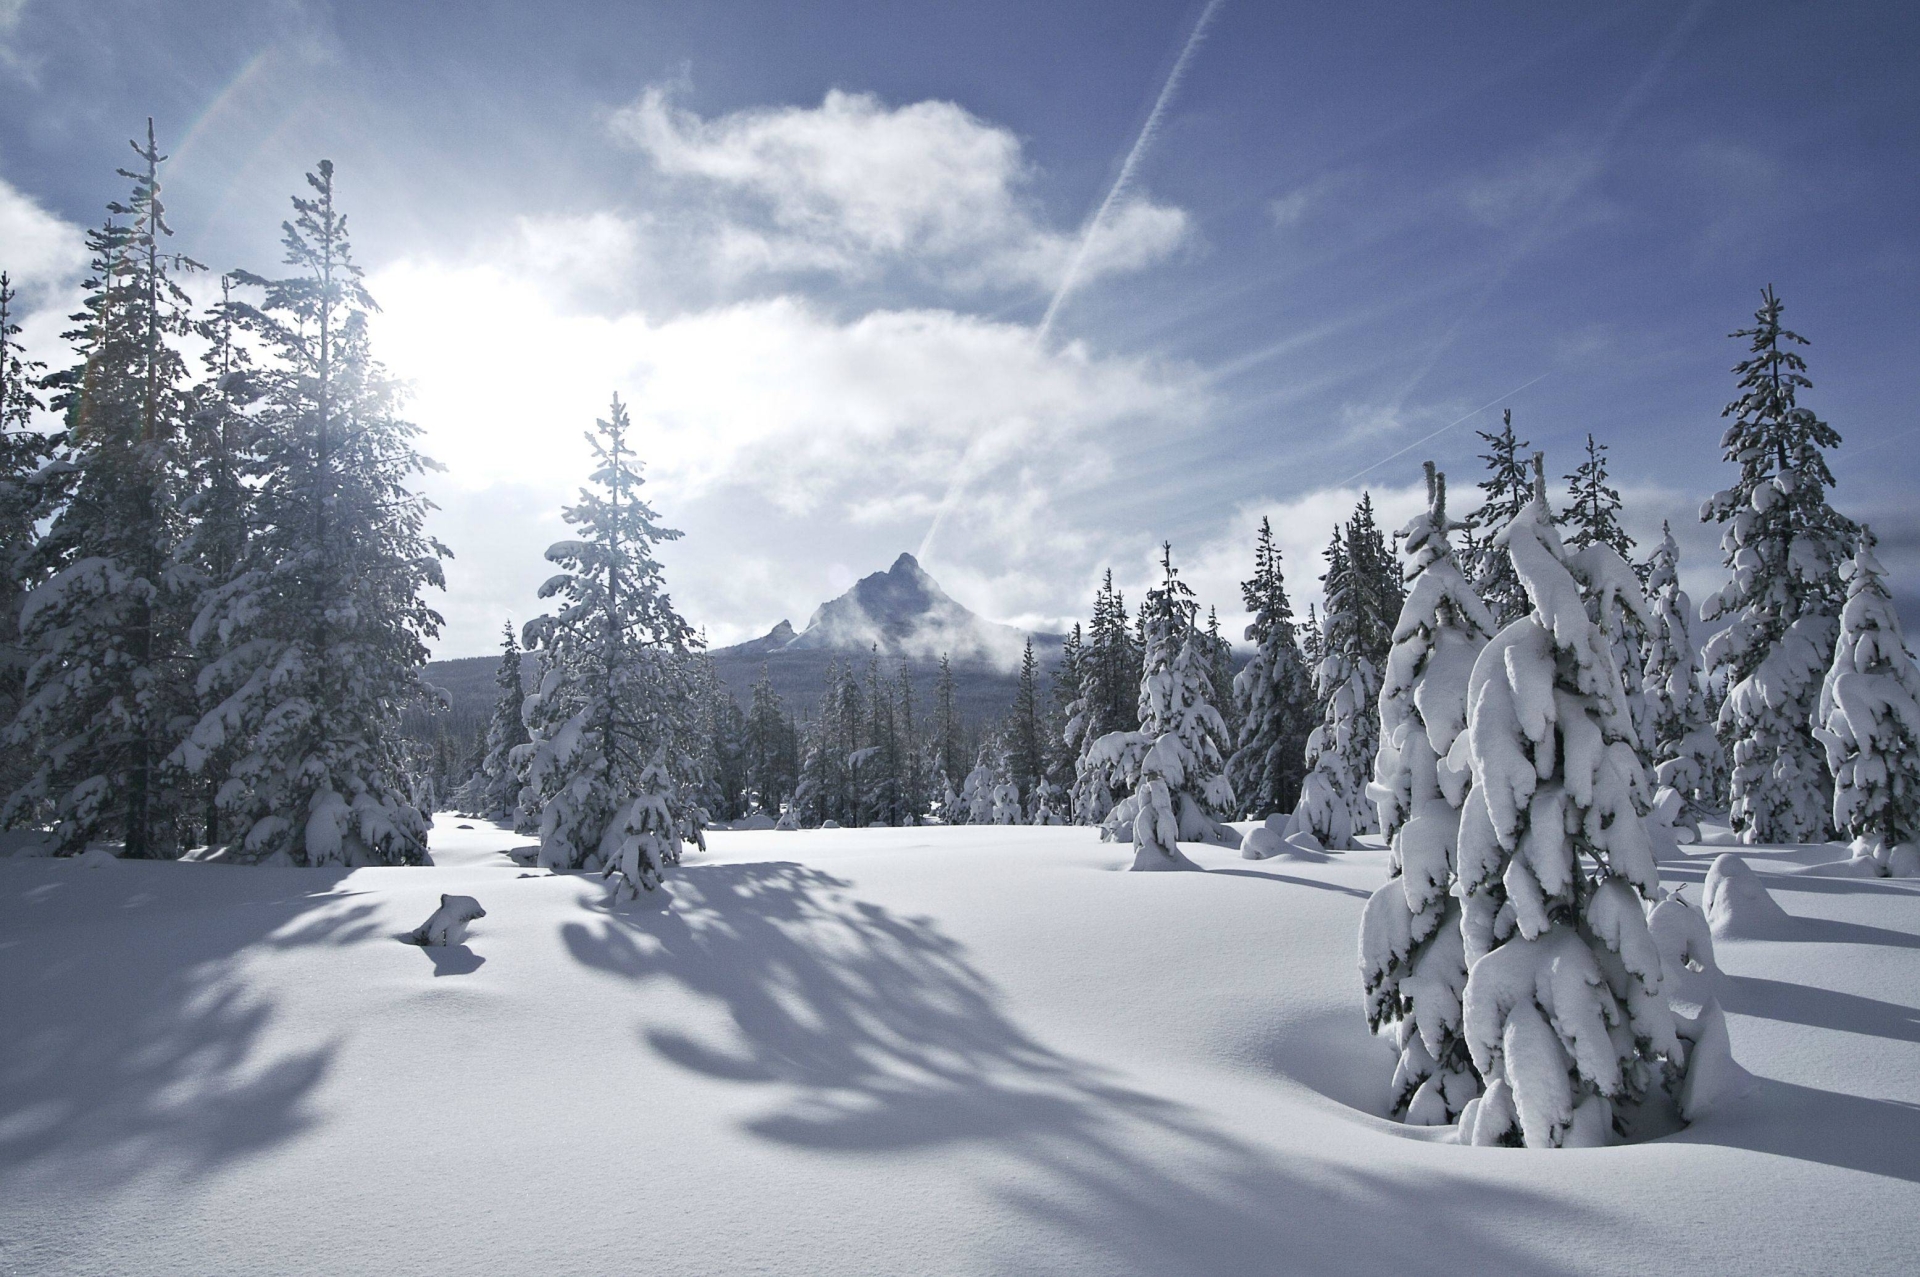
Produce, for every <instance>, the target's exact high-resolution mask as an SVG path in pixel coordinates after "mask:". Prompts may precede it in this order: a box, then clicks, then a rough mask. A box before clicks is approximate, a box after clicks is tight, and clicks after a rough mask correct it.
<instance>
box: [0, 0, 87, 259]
mask: <svg viewBox="0 0 1920 1277" xmlns="http://www.w3.org/2000/svg"><path fill="white" fill-rule="evenodd" d="M0 3H4V0H0ZM0 245H4V246H5V248H4V250H0V266H4V267H5V269H6V271H7V273H8V274H9V275H11V276H12V277H13V281H14V285H15V287H17V288H18V289H19V290H20V291H21V293H22V294H31V293H33V292H36V291H38V290H41V289H47V288H54V287H59V286H61V285H65V284H68V283H71V282H72V280H73V279H74V278H75V277H76V276H77V275H79V273H80V271H81V269H82V268H84V267H85V266H86V264H87V253H86V244H85V241H84V239H83V237H82V235H81V231H80V228H79V227H77V226H74V225H73V224H72V223H70V222H67V221H64V220H62V219H61V218H58V217H56V216H54V215H53V214H52V213H49V212H47V211H46V210H45V209H43V208H41V207H40V205H39V204H37V203H35V202H34V201H33V200H32V199H31V198H29V197H28V196H27V195H25V194H23V193H22V192H20V191H19V190H17V189H15V188H14V187H13V186H12V185H11V184H10V183H8V182H7V180H6V179H5V178H0Z"/></svg>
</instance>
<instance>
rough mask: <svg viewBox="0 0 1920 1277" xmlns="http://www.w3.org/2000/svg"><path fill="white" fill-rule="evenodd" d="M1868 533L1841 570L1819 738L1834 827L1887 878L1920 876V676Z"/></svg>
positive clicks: (1817, 729)
mask: <svg viewBox="0 0 1920 1277" xmlns="http://www.w3.org/2000/svg"><path fill="white" fill-rule="evenodd" d="M1873 548H1874V540H1873V534H1872V533H1871V532H1870V531H1869V530H1868V529H1866V528H1865V527H1862V528H1861V529H1860V532H1859V537H1858V539H1857V542H1856V544H1855V547H1854V552H1853V557H1852V558H1851V559H1850V560H1849V561H1848V562H1847V564H1846V566H1845V567H1844V568H1843V569H1842V570H1841V576H1842V578H1843V579H1844V580H1845V581H1846V583H1847V603H1846V607H1845V608H1844V609H1843V610H1842V611H1841V614H1840V639H1839V642H1838V643H1836V644H1835V645H1834V651H1833V664H1832V665H1831V666H1830V667H1829V668H1828V670H1827V676H1826V679H1825V680H1824V681H1823V682H1822V683H1821V686H1820V707H1819V710H1818V719H1817V722H1818V726H1816V727H1815V729H1814V735H1815V736H1816V737H1818V738H1819V741H1820V743H1821V744H1822V745H1823V746H1825V748H1826V751H1827V764H1828V766H1829V767H1830V768H1831V770H1832V772H1833V782H1834V786H1833V823H1834V825H1835V826H1836V827H1838V828H1839V829H1841V830H1842V831H1844V832H1845V833H1846V834H1847V836H1848V837H1850V838H1852V839H1853V852H1854V856H1855V857H1856V858H1857V859H1859V860H1861V861H1863V862H1865V863H1868V864H1871V865H1872V866H1873V868H1874V869H1875V870H1876V871H1877V872H1879V873H1880V874H1882V875H1886V874H1889V873H1894V874H1900V875H1902V876H1913V875H1920V848H1915V847H1914V846H1913V845H1912V844H1914V843H1915V842H1920V671H1917V670H1915V668H1914V664H1913V654H1912V653H1911V652H1909V651H1908V650H1907V644H1906V640H1905V639H1904V638H1903V637H1902V636H1901V633H1900V618H1899V616H1898V615H1897V614H1896V613H1895V612H1894V610H1893V600H1892V598H1891V597H1890V596H1889V595H1888V593H1887V587H1886V583H1885V580H1884V569H1883V568H1881V566H1880V560H1879V559H1878V558H1877V557H1876V556H1875V554H1874V552H1873Z"/></svg>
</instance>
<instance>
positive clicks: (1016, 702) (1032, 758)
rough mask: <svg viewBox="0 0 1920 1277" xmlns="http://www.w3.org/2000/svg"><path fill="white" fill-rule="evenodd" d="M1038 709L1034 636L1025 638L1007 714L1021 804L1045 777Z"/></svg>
mask: <svg viewBox="0 0 1920 1277" xmlns="http://www.w3.org/2000/svg"><path fill="white" fill-rule="evenodd" d="M1041 733H1042V722H1041V712H1040V664H1039V661H1038V660H1036V659H1035V657H1034V655H1033V638H1032V637H1031V636H1029V637H1028V638H1027V646H1026V649H1025V651H1023V652H1022V653H1021V655H1020V681H1019V682H1018V683H1017V684H1016V685H1015V688H1014V693H1013V709H1012V711H1011V712H1010V713H1009V714H1008V716H1007V767H1008V769H1009V772H1010V773H1011V775H1012V777H1013V783H1014V785H1015V786H1016V787H1017V788H1018V789H1019V791H1020V802H1021V804H1022V805H1023V806H1024V805H1025V804H1026V802H1027V800H1028V799H1029V798H1031V797H1032V795H1033V791H1034V790H1035V789H1036V788H1037V787H1038V786H1039V784H1040V782H1041V781H1042V780H1044V779H1045V778H1046V771H1047V760H1046V754H1045V743H1044V741H1043V739H1042V735H1041Z"/></svg>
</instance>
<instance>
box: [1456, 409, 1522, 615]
mask: <svg viewBox="0 0 1920 1277" xmlns="http://www.w3.org/2000/svg"><path fill="white" fill-rule="evenodd" d="M1475 433H1476V434H1478V435H1479V436H1480V438H1481V441H1482V442H1484V443H1485V444H1486V445H1487V451H1485V452H1483V453H1481V454H1480V460H1482V461H1484V462H1485V463H1486V466H1487V477H1486V478H1484V479H1482V480H1481V481H1480V493H1481V498H1480V508H1479V509H1477V510H1475V511H1474V512H1473V516H1472V518H1471V519H1470V520H1469V522H1470V523H1471V524H1472V528H1471V529H1470V531H1471V533H1472V535H1473V537H1474V541H1475V544H1476V545H1477V546H1478V551H1477V554H1476V557H1475V558H1474V559H1472V560H1471V561H1470V562H1468V563H1467V564H1466V567H1467V568H1468V572H1467V577H1468V579H1469V580H1470V581H1472V582H1473V588H1474V592H1475V593H1477V594H1478V595H1479V596H1480V597H1481V599H1483V600H1484V601H1485V602H1486V605H1487V609H1488V610H1489V611H1491V612H1492V613H1493V619H1494V620H1496V621H1498V622H1499V623H1500V624H1502V625H1505V624H1506V623H1507V622H1509V621H1512V620H1514V619H1516V618H1518V617H1521V616H1524V615H1525V614H1526V611H1527V608H1528V603H1527V596H1526V591H1525V590H1523V589H1521V588H1520V578H1519V577H1518V576H1517V575H1515V574H1514V571H1513V563H1512V561H1511V560H1510V558H1509V557H1508V556H1507V555H1506V554H1505V553H1503V552H1502V551H1501V550H1500V549H1499V548H1498V547H1496V546H1495V545H1494V544H1493V538H1494V537H1495V536H1497V535H1499V532H1500V529H1502V528H1504V527H1506V526H1507V524H1509V523H1511V522H1513V520H1514V516H1516V515H1518V514H1519V513H1520V511H1522V510H1524V509H1526V506H1527V502H1529V501H1531V500H1532V499H1533V479H1532V476H1531V475H1530V474H1529V473H1528V471H1527V449H1528V448H1530V447H1532V445H1531V444H1529V443H1528V442H1527V441H1526V440H1525V439H1522V438H1520V437H1518V436H1517V435H1515V434H1514V432H1513V410H1512V409H1511V408H1509V409H1506V410H1505V411H1503V412H1502V413H1501V414H1500V429H1499V431H1498V432H1497V433H1491V434H1490V433H1488V432H1487V431H1485V430H1480V431H1476V432H1475Z"/></svg>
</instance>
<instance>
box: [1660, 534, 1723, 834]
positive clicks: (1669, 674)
mask: <svg viewBox="0 0 1920 1277" xmlns="http://www.w3.org/2000/svg"><path fill="white" fill-rule="evenodd" d="M1644 575H1645V577H1646V582H1647V596H1648V602H1649V605H1650V606H1651V608H1652V609H1653V621H1652V624H1651V625H1650V626H1649V627H1648V634H1647V651H1646V662H1645V664H1644V666H1643V667H1642V671H1641V673H1642V683H1643V685H1644V686H1645V688H1646V696H1647V708H1648V720H1649V721H1648V726H1649V728H1650V729H1651V732H1652V735H1653V766H1654V775H1655V777H1656V779H1657V782H1658V783H1659V784H1661V785H1664V786H1667V787H1668V788H1670V789H1672V790H1673V791H1674V792H1675V793H1677V794H1679V795H1680V799H1681V803H1682V807H1681V813H1680V814H1681V819H1682V821H1683V822H1684V823H1686V824H1688V825H1691V826H1693V827H1695V828H1698V826H1699V822H1700V819H1701V817H1702V816H1705V815H1707V814H1708V813H1710V812H1713V811H1715V810H1716V809H1718V808H1719V806H1720V793H1721V790H1722V788H1723V786H1724V784H1725V780H1726V770H1727V768H1726V757H1725V755H1724V754H1722V753H1721V751H1720V742H1719V740H1718V739H1716V738H1715V736H1714V734H1713V718H1712V715H1711V714H1710V713H1709V712H1708V708H1707V695H1706V686H1705V680H1704V679H1703V678H1702V677H1701V669H1700V649H1699V646H1698V645H1697V644H1696V643H1695V642H1694V641H1693V617H1694V611H1693V600H1691V599H1689V598H1688V597H1687V592H1686V591H1685V590H1683V589H1681V588H1680V547H1679V545H1678V544H1677V543H1676V542H1675V541H1674V539H1673V529H1672V528H1670V527H1668V526H1667V525H1666V524H1664V523H1663V524H1661V525H1660V544H1659V545H1657V546H1655V547H1654V550H1653V555H1652V557H1650V558H1649V559H1648V560H1647V563H1646V569H1645V573H1644Z"/></svg>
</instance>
